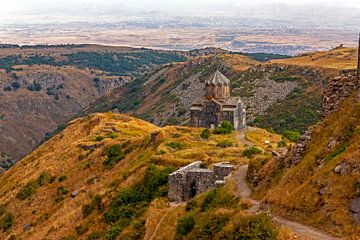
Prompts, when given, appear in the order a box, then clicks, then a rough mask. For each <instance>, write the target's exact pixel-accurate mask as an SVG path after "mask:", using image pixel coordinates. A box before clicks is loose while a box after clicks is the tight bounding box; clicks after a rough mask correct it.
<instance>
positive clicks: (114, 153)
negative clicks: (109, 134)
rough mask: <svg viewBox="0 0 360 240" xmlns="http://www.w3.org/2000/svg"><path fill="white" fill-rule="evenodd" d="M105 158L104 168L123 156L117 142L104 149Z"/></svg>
mask: <svg viewBox="0 0 360 240" xmlns="http://www.w3.org/2000/svg"><path fill="white" fill-rule="evenodd" d="M105 155H106V156H107V158H106V159H105V161H104V162H103V164H104V166H105V168H107V169H110V168H112V167H113V166H115V165H116V164H117V163H118V162H120V161H121V160H123V159H124V158H125V153H124V151H123V150H122V149H121V146H120V145H119V144H115V145H112V146H110V147H108V148H106V149H105Z"/></svg>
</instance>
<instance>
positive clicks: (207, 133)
mask: <svg viewBox="0 0 360 240" xmlns="http://www.w3.org/2000/svg"><path fill="white" fill-rule="evenodd" d="M210 136H211V132H210V130H209V129H207V128H206V129H204V130H203V131H202V132H201V135H200V137H201V138H202V139H209V138H210Z"/></svg>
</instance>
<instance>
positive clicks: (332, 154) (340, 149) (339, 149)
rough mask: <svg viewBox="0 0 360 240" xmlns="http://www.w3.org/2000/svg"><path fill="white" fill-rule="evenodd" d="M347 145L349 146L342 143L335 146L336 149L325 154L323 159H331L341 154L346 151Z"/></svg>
mask: <svg viewBox="0 0 360 240" xmlns="http://www.w3.org/2000/svg"><path fill="white" fill-rule="evenodd" d="M348 146H349V144H343V145H341V146H339V147H337V149H336V150H334V151H332V152H329V153H328V154H326V156H325V160H326V161H327V162H328V161H331V160H332V159H334V158H336V157H337V156H339V155H341V154H342V153H343V152H345V151H346V149H347V148H348Z"/></svg>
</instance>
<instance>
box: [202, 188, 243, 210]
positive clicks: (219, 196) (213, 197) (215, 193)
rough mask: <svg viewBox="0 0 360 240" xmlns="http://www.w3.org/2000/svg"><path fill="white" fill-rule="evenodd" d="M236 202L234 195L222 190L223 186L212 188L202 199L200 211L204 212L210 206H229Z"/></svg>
mask: <svg viewBox="0 0 360 240" xmlns="http://www.w3.org/2000/svg"><path fill="white" fill-rule="evenodd" d="M237 203H238V199H237V198H236V196H233V195H231V194H229V193H228V192H226V191H224V189H223V188H219V189H214V190H212V191H210V192H208V193H207V194H206V196H205V198H204V200H203V201H202V202H201V204H200V211H201V212H205V211H207V210H208V209H210V208H220V207H225V208H231V207H235V206H236V205H237Z"/></svg>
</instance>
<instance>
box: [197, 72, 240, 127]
mask: <svg viewBox="0 0 360 240" xmlns="http://www.w3.org/2000/svg"><path fill="white" fill-rule="evenodd" d="M205 90H206V93H205V97H204V98H202V99H199V100H197V101H195V102H194V103H193V104H192V106H191V108H190V116H191V121H190V125H191V126H193V127H203V128H210V129H213V128H215V127H217V126H218V125H220V124H221V122H222V121H229V122H231V124H232V125H233V126H234V129H235V130H239V129H241V128H244V127H246V111H245V105H244V102H243V101H242V99H241V98H240V97H230V80H229V79H228V78H227V77H225V76H224V75H223V74H222V73H221V72H220V71H219V70H217V71H216V72H215V73H214V74H213V75H212V76H211V77H210V78H209V79H208V80H206V81H205Z"/></svg>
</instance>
